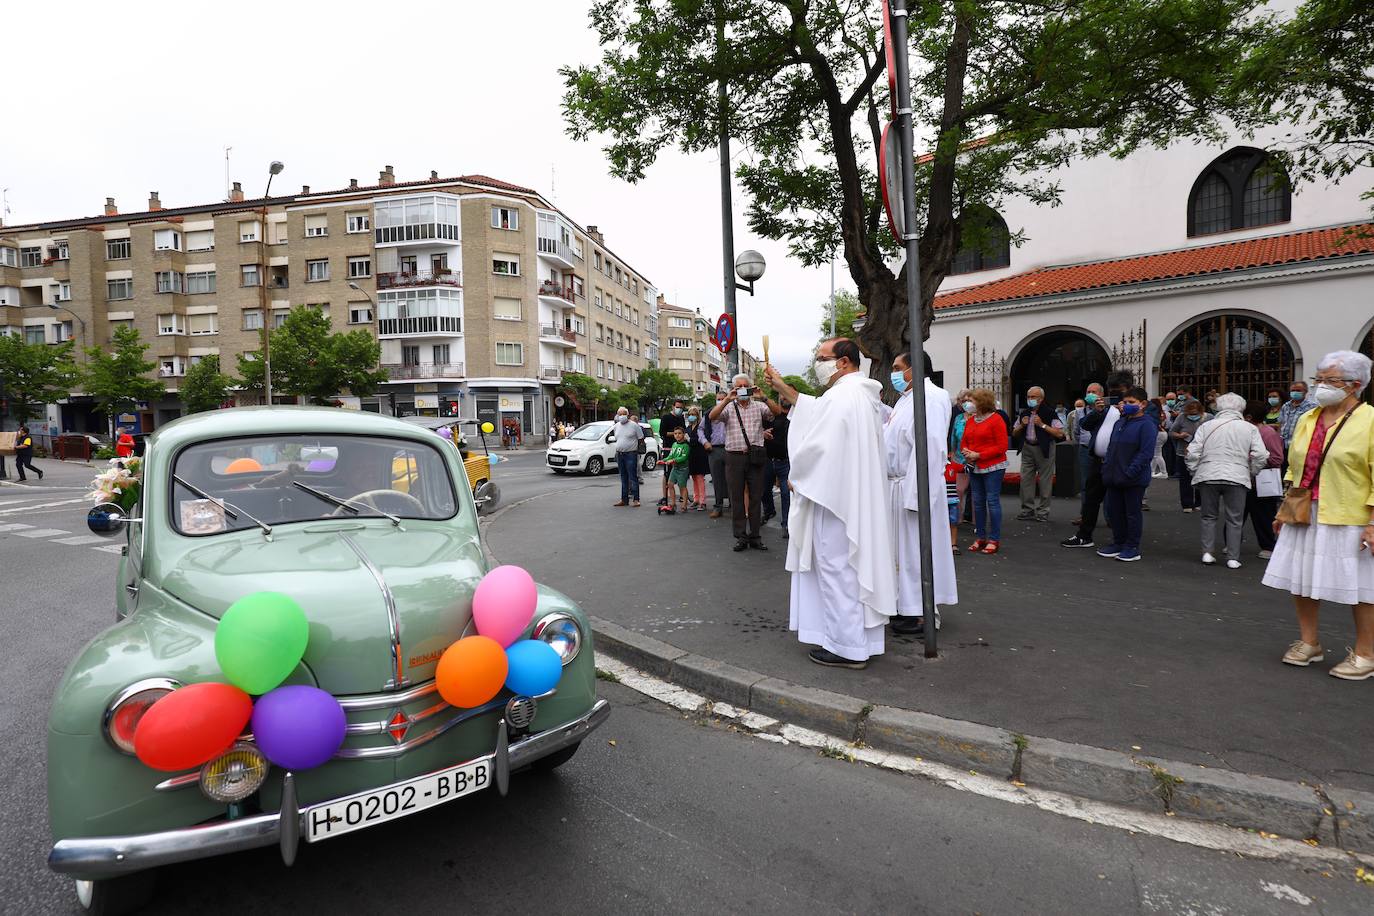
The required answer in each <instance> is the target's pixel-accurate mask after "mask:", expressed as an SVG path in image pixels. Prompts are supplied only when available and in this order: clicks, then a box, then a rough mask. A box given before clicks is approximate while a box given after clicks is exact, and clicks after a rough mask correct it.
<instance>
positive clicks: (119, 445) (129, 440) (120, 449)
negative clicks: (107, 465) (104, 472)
mask: <svg viewBox="0 0 1374 916" xmlns="http://www.w3.org/2000/svg"><path fill="white" fill-rule="evenodd" d="M133 454H134V437H133V436H132V435H130V433H129V431H128V430H127V429H125V428H124V427H122V426H121V427H120V428H119V435H118V436H117V437H116V438H115V457H116V458H132V457H133Z"/></svg>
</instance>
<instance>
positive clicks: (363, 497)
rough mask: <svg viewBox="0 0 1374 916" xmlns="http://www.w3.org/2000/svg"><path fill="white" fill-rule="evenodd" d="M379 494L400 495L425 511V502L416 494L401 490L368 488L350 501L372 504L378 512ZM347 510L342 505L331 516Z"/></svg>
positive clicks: (417, 508) (411, 505)
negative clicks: (412, 494)
mask: <svg viewBox="0 0 1374 916" xmlns="http://www.w3.org/2000/svg"><path fill="white" fill-rule="evenodd" d="M379 496H398V497H400V498H401V500H402V501H403V502H406V503H408V504H409V505H410V507H411V508H412V509H414V510H415V511H416V512H419V513H423V512H424V511H425V506H424V503H422V502H420V501H419V500H418V499H416V498H415V497H414V496H411V495H410V494H409V493H402V492H401V491H400V490H368V491H367V492H365V493H359V494H358V495H357V496H353V497H350V501H352V502H355V503H363V504H364V505H368V506H371V507H372V508H374V509H376V510H377V511H378V512H381V511H382V507H381V506H379V505H377V497H379ZM347 511H348V510H347V509H345V508H344V507H343V506H340V507H339V508H337V509H335V510H334V511H333V512H332V513H330V516H331V517H333V516H337V515H342V514H344V513H345V512H347Z"/></svg>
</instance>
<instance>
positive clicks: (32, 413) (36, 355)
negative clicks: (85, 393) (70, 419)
mask: <svg viewBox="0 0 1374 916" xmlns="http://www.w3.org/2000/svg"><path fill="white" fill-rule="evenodd" d="M75 346H76V345H75V344H74V343H73V342H72V341H70V340H68V341H64V342H63V343H60V344H57V345H56V346H50V345H48V344H37V343H36V344H31V343H27V342H25V340H24V338H22V337H20V336H19V335H18V334H4V333H0V392H3V393H4V395H5V397H6V398H8V399H9V402H10V412H11V413H12V414H14V418H15V419H16V420H17V421H18V422H20V423H27V422H29V420H31V419H33V418H34V417H36V416H39V415H40V413H41V411H42V409H43V405H44V404H50V403H52V402H53V401H58V400H61V399H62V398H65V397H66V396H67V395H68V394H70V393H71V389H72V386H74V385H75V384H76V382H77V379H78V377H79V373H78V371H77V368H76V363H75V362H74V361H73V359H72V351H73V349H74V348H75Z"/></svg>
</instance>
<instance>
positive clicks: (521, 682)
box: [506, 639, 563, 697]
mask: <svg viewBox="0 0 1374 916" xmlns="http://www.w3.org/2000/svg"><path fill="white" fill-rule="evenodd" d="M506 663H507V664H508V666H509V669H508V673H507V674H506V689H507V690H509V691H510V692H511V693H513V694H515V695H516V696H526V697H537V696H539V695H540V694H541V693H548V692H549V691H550V690H552V689H553V688H555V687H557V686H558V679H559V678H560V677H562V676H563V659H562V658H560V657H559V655H558V652H557V651H556V650H555V649H554V647H553V646H551V645H549V644H548V643H546V642H544V641H543V640H542V639H521V640H519V641H517V642H513V643H511V645H510V648H508V649H506Z"/></svg>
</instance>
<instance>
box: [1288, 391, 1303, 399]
mask: <svg viewBox="0 0 1374 916" xmlns="http://www.w3.org/2000/svg"><path fill="white" fill-rule="evenodd" d="M1288 397H1289V398H1291V399H1292V400H1294V401H1301V400H1302V398H1303V392H1301V391H1290V392H1288Z"/></svg>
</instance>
